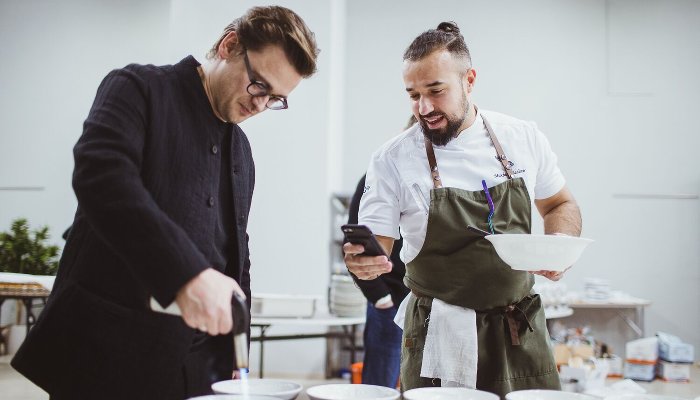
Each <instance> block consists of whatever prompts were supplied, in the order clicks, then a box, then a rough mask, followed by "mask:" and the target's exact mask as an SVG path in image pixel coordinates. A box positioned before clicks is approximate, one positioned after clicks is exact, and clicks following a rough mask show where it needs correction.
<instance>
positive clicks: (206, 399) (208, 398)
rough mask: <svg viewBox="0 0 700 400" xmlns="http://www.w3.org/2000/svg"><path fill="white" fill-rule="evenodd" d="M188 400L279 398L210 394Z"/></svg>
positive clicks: (276, 398)
mask: <svg viewBox="0 0 700 400" xmlns="http://www.w3.org/2000/svg"><path fill="white" fill-rule="evenodd" d="M188 400H279V397H272V396H258V395H250V394H246V395H243V394H210V395H208V396H199V397H190V398H189V399H188Z"/></svg>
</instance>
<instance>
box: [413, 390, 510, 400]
mask: <svg viewBox="0 0 700 400" xmlns="http://www.w3.org/2000/svg"><path fill="white" fill-rule="evenodd" d="M403 398H404V400H499V397H498V396H497V395H495V394H493V393H489V392H484V391H482V390H474V389H466V388H456V387H424V388H417V389H410V390H407V391H405V392H403Z"/></svg>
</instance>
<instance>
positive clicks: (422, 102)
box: [418, 97, 435, 115]
mask: <svg viewBox="0 0 700 400" xmlns="http://www.w3.org/2000/svg"><path fill="white" fill-rule="evenodd" d="M434 109H435V108H434V107H433V103H431V102H430V100H428V99H427V98H425V97H421V98H420V99H419V100H418V114H420V115H428V114H430V113H431V112H433V110H434Z"/></svg>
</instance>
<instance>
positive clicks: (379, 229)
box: [358, 150, 401, 239]
mask: <svg viewBox="0 0 700 400" xmlns="http://www.w3.org/2000/svg"><path fill="white" fill-rule="evenodd" d="M399 183H400V181H399V174H398V171H397V170H396V165H395V164H394V163H392V162H391V159H390V157H388V154H387V153H386V152H384V151H381V150H380V151H377V152H376V153H375V154H374V155H373V156H372V159H371V160H370V163H369V167H368V168H367V178H366V180H365V188H364V194H363V195H362V200H361V201H360V212H359V218H358V220H359V223H360V224H363V225H367V226H368V227H369V228H370V229H371V230H372V232H373V233H374V234H375V235H380V236H387V237H391V238H394V239H399V238H400V237H401V236H400V234H399V217H400V214H401V212H400V206H399V190H400V184H399Z"/></svg>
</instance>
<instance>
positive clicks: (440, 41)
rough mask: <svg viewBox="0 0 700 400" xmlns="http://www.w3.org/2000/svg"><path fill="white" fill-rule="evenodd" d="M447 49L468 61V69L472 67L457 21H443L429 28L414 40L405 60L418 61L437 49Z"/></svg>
mask: <svg viewBox="0 0 700 400" xmlns="http://www.w3.org/2000/svg"><path fill="white" fill-rule="evenodd" d="M439 50H447V51H449V52H450V54H452V56H453V57H455V58H461V59H463V60H464V61H465V63H466V69H470V68H471V67H472V58H471V55H470V54H469V48H468V47H467V43H466V42H465V41H464V36H462V34H461V33H460V32H459V27H458V26H457V23H456V22H452V21H450V22H441V23H440V24H439V25H438V26H437V28H436V29H430V30H427V31H425V32H423V33H421V34H420V35H418V37H417V38H415V39H414V40H413V42H412V43H411V45H410V46H408V48H407V49H406V51H405V52H404V53H403V59H404V61H407V60H408V61H418V60H421V59H423V58H424V57H427V56H429V55H430V54H432V53H433V52H435V51H439Z"/></svg>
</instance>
